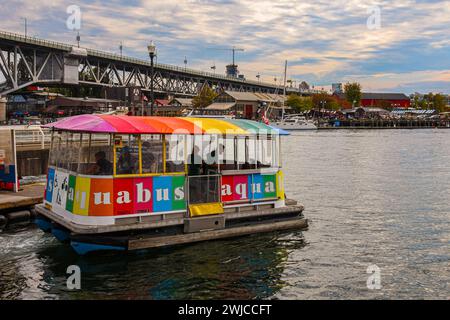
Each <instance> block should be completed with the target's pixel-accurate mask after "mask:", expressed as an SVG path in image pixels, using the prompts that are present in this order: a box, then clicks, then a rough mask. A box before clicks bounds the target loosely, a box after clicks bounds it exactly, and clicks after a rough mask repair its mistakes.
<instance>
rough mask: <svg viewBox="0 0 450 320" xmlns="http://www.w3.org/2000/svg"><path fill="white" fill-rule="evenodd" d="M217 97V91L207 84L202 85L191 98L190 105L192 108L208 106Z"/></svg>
mask: <svg viewBox="0 0 450 320" xmlns="http://www.w3.org/2000/svg"><path fill="white" fill-rule="evenodd" d="M216 97H217V93H216V92H215V91H214V90H213V89H211V88H210V87H209V86H208V85H204V86H203V88H202V89H201V90H200V92H199V94H198V95H196V96H195V97H194V98H193V99H192V106H193V107H194V108H199V109H203V108H205V107H207V106H209V105H210V104H211V103H212V102H213V101H214V99H215V98H216Z"/></svg>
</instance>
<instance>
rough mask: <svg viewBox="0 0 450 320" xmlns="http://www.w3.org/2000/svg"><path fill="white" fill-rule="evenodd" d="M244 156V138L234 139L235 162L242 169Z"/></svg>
mask: <svg viewBox="0 0 450 320" xmlns="http://www.w3.org/2000/svg"><path fill="white" fill-rule="evenodd" d="M245 154H246V152H245V138H241V137H236V158H237V159H236V160H237V162H238V164H239V168H242V167H243V165H244V164H245Z"/></svg>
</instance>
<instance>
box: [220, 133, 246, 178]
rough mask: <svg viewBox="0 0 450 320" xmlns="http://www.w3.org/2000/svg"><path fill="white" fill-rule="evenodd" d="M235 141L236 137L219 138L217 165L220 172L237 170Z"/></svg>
mask: <svg viewBox="0 0 450 320" xmlns="http://www.w3.org/2000/svg"><path fill="white" fill-rule="evenodd" d="M236 141H237V138H236V137H226V138H222V137H220V138H219V163H220V168H221V170H237V159H236V150H235V149H236V148H235V143H236ZM244 152H245V151H244ZM244 161H245V160H244Z"/></svg>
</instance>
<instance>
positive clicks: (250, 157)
mask: <svg viewBox="0 0 450 320" xmlns="http://www.w3.org/2000/svg"><path fill="white" fill-rule="evenodd" d="M255 167H256V137H255V136H251V137H246V138H245V163H244V165H243V167H242V169H254V168H255Z"/></svg>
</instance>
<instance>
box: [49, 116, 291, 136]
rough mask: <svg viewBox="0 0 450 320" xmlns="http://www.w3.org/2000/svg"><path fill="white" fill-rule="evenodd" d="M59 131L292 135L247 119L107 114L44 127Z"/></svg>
mask: <svg viewBox="0 0 450 320" xmlns="http://www.w3.org/2000/svg"><path fill="white" fill-rule="evenodd" d="M43 127H45V128H53V129H56V130H63V131H73V132H86V133H125V134H189V135H191V134H199V135H201V134H224V135H257V134H266V135H288V134H289V133H288V132H287V131H284V130H282V129H279V128H276V127H272V126H269V125H266V124H264V123H261V122H256V121H251V120H245V119H226V118H221V119H213V118H195V117H140V116H125V115H122V116H120V115H107V114H83V115H78V116H73V117H68V118H64V119H62V120H59V121H57V122H53V123H49V124H46V125H45V126H43Z"/></svg>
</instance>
